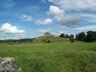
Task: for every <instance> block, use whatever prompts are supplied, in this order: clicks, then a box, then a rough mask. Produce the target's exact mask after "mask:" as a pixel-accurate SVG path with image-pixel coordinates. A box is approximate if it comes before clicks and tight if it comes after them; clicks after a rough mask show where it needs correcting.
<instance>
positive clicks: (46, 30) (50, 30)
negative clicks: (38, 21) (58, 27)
mask: <svg viewBox="0 0 96 72" xmlns="http://www.w3.org/2000/svg"><path fill="white" fill-rule="evenodd" d="M37 32H39V33H45V32H52V29H51V28H48V29H38V30H37Z"/></svg>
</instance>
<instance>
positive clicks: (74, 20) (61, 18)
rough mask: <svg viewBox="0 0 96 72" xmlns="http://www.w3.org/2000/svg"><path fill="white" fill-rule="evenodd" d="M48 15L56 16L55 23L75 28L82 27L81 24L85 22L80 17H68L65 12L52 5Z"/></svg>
mask: <svg viewBox="0 0 96 72" xmlns="http://www.w3.org/2000/svg"><path fill="white" fill-rule="evenodd" d="M48 13H49V14H50V15H54V17H53V18H54V19H55V22H56V23H58V24H61V25H63V26H67V27H73V26H76V25H80V23H81V22H83V20H82V19H81V16H80V15H78V14H74V15H66V14H65V11H64V10H63V9H60V8H59V7H57V6H53V5H51V6H50V8H49V11H48Z"/></svg>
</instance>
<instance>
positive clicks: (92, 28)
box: [76, 25, 96, 31]
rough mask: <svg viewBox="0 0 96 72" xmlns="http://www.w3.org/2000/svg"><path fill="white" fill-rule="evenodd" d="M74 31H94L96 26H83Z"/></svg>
mask: <svg viewBox="0 0 96 72" xmlns="http://www.w3.org/2000/svg"><path fill="white" fill-rule="evenodd" d="M76 29H77V30H80V31H89V30H96V25H89V26H83V27H79V28H76Z"/></svg>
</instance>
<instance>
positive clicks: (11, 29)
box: [0, 23, 25, 34]
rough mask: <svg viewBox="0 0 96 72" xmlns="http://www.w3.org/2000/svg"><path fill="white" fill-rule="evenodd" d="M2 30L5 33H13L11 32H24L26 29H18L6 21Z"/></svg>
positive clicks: (0, 29)
mask: <svg viewBox="0 0 96 72" xmlns="http://www.w3.org/2000/svg"><path fill="white" fill-rule="evenodd" d="M0 31H1V32H4V33H11V34H24V33H25V31H24V30H19V29H17V27H16V26H12V25H11V24H10V23H4V24H3V25H2V26H1V27H0Z"/></svg>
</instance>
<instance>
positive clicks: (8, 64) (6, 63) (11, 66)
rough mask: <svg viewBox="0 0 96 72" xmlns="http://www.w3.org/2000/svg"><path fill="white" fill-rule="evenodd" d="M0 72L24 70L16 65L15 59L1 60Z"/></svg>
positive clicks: (20, 71) (19, 71)
mask: <svg viewBox="0 0 96 72" xmlns="http://www.w3.org/2000/svg"><path fill="white" fill-rule="evenodd" d="M0 72H22V70H21V68H19V67H17V66H16V65H15V59H14V58H0Z"/></svg>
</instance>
